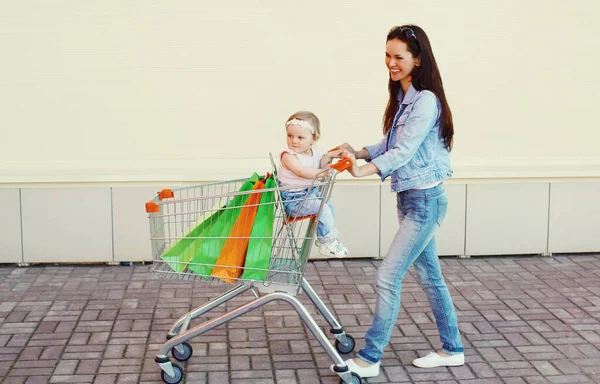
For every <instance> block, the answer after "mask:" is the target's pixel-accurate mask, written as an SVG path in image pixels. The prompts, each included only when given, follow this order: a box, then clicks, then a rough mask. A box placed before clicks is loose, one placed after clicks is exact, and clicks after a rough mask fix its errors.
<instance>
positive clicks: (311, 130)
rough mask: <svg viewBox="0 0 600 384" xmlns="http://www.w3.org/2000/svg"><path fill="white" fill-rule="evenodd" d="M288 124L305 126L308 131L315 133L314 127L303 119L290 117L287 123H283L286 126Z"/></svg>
mask: <svg viewBox="0 0 600 384" xmlns="http://www.w3.org/2000/svg"><path fill="white" fill-rule="evenodd" d="M288 125H298V126H300V127H302V128H306V129H308V130H309V131H310V133H312V134H313V135H314V134H315V129H314V128H313V126H312V125H310V123H309V122H308V121H305V120H298V119H292V120H289V121H288V122H287V123H285V126H286V127H287V126H288Z"/></svg>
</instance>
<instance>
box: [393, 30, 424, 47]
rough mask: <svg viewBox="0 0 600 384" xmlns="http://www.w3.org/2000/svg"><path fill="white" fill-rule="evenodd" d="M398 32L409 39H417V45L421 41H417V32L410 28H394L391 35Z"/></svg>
mask: <svg viewBox="0 0 600 384" xmlns="http://www.w3.org/2000/svg"><path fill="white" fill-rule="evenodd" d="M396 31H399V32H400V33H401V34H403V35H404V37H406V38H407V39H415V40H416V41H417V43H418V42H419V39H417V35H416V34H415V31H413V30H412V29H410V28H408V27H393V28H392V29H390V33H391V32H396Z"/></svg>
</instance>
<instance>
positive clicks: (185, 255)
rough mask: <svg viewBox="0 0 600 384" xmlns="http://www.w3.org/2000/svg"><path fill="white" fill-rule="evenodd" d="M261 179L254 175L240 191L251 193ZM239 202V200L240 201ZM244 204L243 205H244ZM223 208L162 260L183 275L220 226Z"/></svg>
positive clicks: (168, 252)
mask: <svg viewBox="0 0 600 384" xmlns="http://www.w3.org/2000/svg"><path fill="white" fill-rule="evenodd" d="M258 179H259V176H258V174H257V173H255V174H254V175H252V176H251V177H250V178H249V179H248V181H246V182H245V183H244V184H243V185H242V187H241V188H240V191H249V190H251V189H252V187H253V186H254V183H255V182H256V181H257V180H258ZM243 197H244V196H236V197H235V198H234V199H233V200H232V201H231V202H230V203H229V204H228V205H227V206H235V205H237V204H238V202H237V201H236V198H243ZM238 200H239V199H238ZM242 204H243V203H242ZM227 206H223V207H221V209H219V210H218V211H216V212H215V213H213V214H212V215H211V216H210V217H208V218H207V219H205V220H204V221H202V223H200V225H198V226H197V227H196V228H194V229H193V230H191V231H190V233H188V234H187V235H186V236H185V238H184V239H181V240H180V241H178V242H177V243H176V244H175V245H174V246H173V247H171V248H170V249H169V250H168V251H166V252H165V253H164V254H163V255H162V256H161V258H162V259H163V260H164V261H165V262H166V263H167V264H169V266H170V267H171V268H172V269H173V270H174V271H176V272H178V273H182V272H183V271H184V270H185V268H186V267H188V266H189V265H188V264H189V263H190V261H191V259H192V258H193V257H194V256H195V255H196V253H197V252H198V250H199V249H200V247H201V244H202V242H203V240H205V239H206V237H207V236H209V233H210V230H211V229H212V228H213V227H214V226H216V225H218V223H219V219H220V218H221V216H222V215H223V213H225V212H227V211H228V210H226V209H225V208H226V207H227Z"/></svg>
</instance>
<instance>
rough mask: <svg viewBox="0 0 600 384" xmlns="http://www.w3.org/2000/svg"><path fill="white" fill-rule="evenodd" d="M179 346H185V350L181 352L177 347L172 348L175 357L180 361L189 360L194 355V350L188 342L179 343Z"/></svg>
mask: <svg viewBox="0 0 600 384" xmlns="http://www.w3.org/2000/svg"><path fill="white" fill-rule="evenodd" d="M178 347H183V352H181V353H180V352H179V351H178V350H177V348H175V347H173V349H171V354H173V357H174V358H176V359H177V360H179V361H187V360H188V359H189V358H190V357H192V354H193V353H194V350H193V349H192V346H191V345H190V344H189V343H188V342H185V341H184V342H183V343H181V344H179V345H178Z"/></svg>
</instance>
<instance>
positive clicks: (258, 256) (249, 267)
mask: <svg viewBox="0 0 600 384" xmlns="http://www.w3.org/2000/svg"><path fill="white" fill-rule="evenodd" d="M275 187H276V185H275V180H274V179H273V176H271V177H270V178H269V179H268V180H267V182H266V184H265V192H263V194H262V197H261V199H260V205H259V207H258V211H257V212H256V218H255V219H254V226H253V227H252V232H251V234H250V242H249V243H248V252H247V253H246V263H245V264H244V274H243V275H242V279H248V280H259V281H263V280H264V279H265V278H266V277H267V273H268V271H269V264H270V262H271V250H272V248H273V223H274V221H275V192H274V191H268V189H271V188H275Z"/></svg>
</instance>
